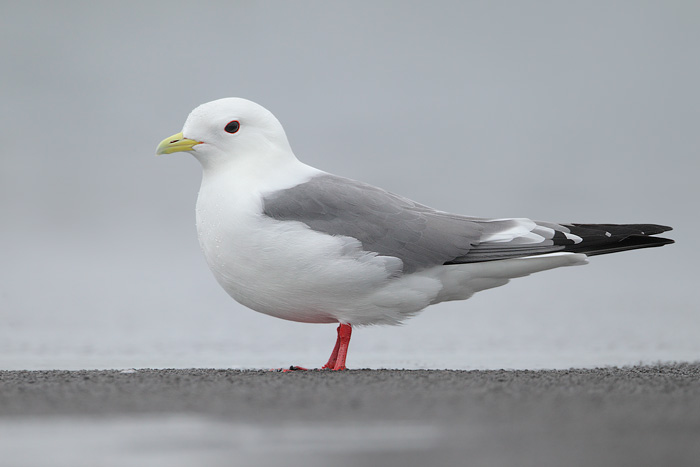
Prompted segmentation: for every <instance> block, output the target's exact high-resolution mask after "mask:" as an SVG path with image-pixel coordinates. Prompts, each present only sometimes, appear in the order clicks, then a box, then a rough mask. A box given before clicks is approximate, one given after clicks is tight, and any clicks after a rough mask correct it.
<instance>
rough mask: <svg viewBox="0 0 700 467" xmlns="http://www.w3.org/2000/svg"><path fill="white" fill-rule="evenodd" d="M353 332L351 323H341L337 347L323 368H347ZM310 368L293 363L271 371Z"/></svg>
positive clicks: (336, 342)
mask: <svg viewBox="0 0 700 467" xmlns="http://www.w3.org/2000/svg"><path fill="white" fill-rule="evenodd" d="M351 334H352V327H351V326H350V325H349V324H341V325H339V326H338V339H336V341H335V347H333V352H332V353H331V358H329V359H328V363H326V364H325V365H323V366H322V367H321V369H322V370H333V371H339V370H345V369H346V368H345V359H346V358H347V356H348V346H349V345H350V335H351ZM307 370H308V368H304V367H303V366H296V365H292V366H290V367H289V368H277V369H272V370H270V371H280V372H282V373H289V372H291V371H307Z"/></svg>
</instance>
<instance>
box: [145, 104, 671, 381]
mask: <svg viewBox="0 0 700 467" xmlns="http://www.w3.org/2000/svg"><path fill="white" fill-rule="evenodd" d="M156 152H157V154H170V153H175V152H189V153H190V154H192V155H194V157H196V158H197V160H199V162H200V163H201V165H202V169H203V170H202V186H201V189H200V191H199V197H198V199H197V208H196V217H197V233H198V236H199V242H200V245H201V247H202V251H203V252H204V255H205V257H206V260H207V263H208V264H209V267H210V268H211V270H212V272H213V273H214V277H216V280H217V281H218V282H219V284H220V285H221V286H222V287H223V288H224V289H225V290H226V292H228V294H229V295H231V297H233V298H234V299H235V300H236V301H238V302H240V303H241V304H243V305H245V306H247V307H249V308H252V309H253V310H255V311H258V312H260V313H265V314H268V315H271V316H276V317H278V318H283V319H287V320H292V321H301V322H306V323H338V324H339V326H338V337H337V341H336V344H335V348H334V349H333V352H332V354H331V356H330V358H329V360H328V363H326V364H325V365H324V366H323V368H328V369H332V370H344V369H345V360H346V356H347V351H348V345H349V343H350V335H351V331H352V326H357V325H370V324H397V323H400V322H401V321H403V320H404V319H406V318H408V317H410V316H411V315H414V314H416V313H418V312H419V311H421V310H423V309H424V308H425V307H427V306H428V305H433V304H435V303H439V302H444V301H447V300H465V299H467V298H469V297H471V296H472V295H473V294H474V293H476V292H479V291H481V290H485V289H490V288H493V287H498V286H501V285H504V284H506V283H507V282H508V281H509V280H510V279H512V278H515V277H522V276H526V275H528V274H532V273H534V272H538V271H544V270H547V269H553V268H558V267H562V266H571V265H577V264H584V263H586V258H587V257H588V256H594V255H601V254H607V253H616V252H618V251H625V250H634V249H638V248H649V247H658V246H662V245H666V244H669V243H673V240H671V239H668V238H662V237H654V236H653V235H656V234H659V233H662V232H665V231H667V230H671V228H670V227H666V226H662V225H654V224H627V225H617V224H558V223H553V222H540V221H533V220H530V219H525V218H515V219H482V218H475V217H467V216H462V215H458V214H452V213H449V212H444V211H438V210H435V209H433V208H430V207H428V206H424V205H422V204H418V203H416V202H414V201H411V200H410V199H407V198H404V197H402V196H399V195H396V194H393V193H390V192H387V191H385V190H382V189H381V188H377V187H374V186H372V185H368V184H366V183H362V182H358V181H355V180H350V179H347V178H343V177H339V176H336V175H332V174H330V173H327V172H323V171H321V170H319V169H315V168H313V167H311V166H308V165H306V164H304V163H302V162H300V161H299V160H298V159H297V158H296V156H295V155H294V153H293V152H292V149H291V147H290V145H289V142H288V141H287V136H286V134H285V132H284V129H283V128H282V125H281V124H280V122H279V121H278V120H277V119H276V118H275V116H274V115H272V113H270V112H269V111H268V110H267V109H265V108H263V107H262V106H260V105H258V104H256V103H254V102H251V101H249V100H246V99H240V98H226V99H220V100H216V101H212V102H208V103H206V104H202V105H201V106H199V107H197V108H196V109H194V110H193V111H192V112H191V113H190V115H189V117H187V120H186V121H185V125H184V127H183V129H182V132H181V133H178V134H175V135H173V136H171V137H169V138H166V139H164V140H163V141H162V142H161V143H160V144H159V145H158V148H157V151H156ZM292 369H302V368H301V367H292Z"/></svg>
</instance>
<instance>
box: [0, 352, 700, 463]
mask: <svg viewBox="0 0 700 467" xmlns="http://www.w3.org/2000/svg"><path fill="white" fill-rule="evenodd" d="M0 465H3V466H4V465H7V466H34V465H39V466H41V465H51V466H64V465H65V466H82V465H85V466H88V465H90V466H112V465H114V466H117V465H119V466H122V465H142V466H157V465H167V466H189V465H193V466H194V465H198V466H199V465H201V466H216V465H222V466H223V465H227V466H235V465H263V466H265V465H270V466H272V465H304V466H317V465H318V466H321V465H334V466H343V465H381V466H413V465H417V466H422V465H425V466H433V465H469V466H480V465H484V466H510V465H517V466H543V465H561V466H691V465H693V466H698V465H700V363H693V364H689V363H683V364H674V365H660V366H640V367H628V368H602V369H594V370H576V369H574V370H563V371H428V370H417V371H403V370H352V371H345V372H338V373H333V372H328V371H308V372H292V373H277V372H269V371H238V370H210V369H188V370H137V371H135V372H132V373H123V372H120V371H2V372H0Z"/></svg>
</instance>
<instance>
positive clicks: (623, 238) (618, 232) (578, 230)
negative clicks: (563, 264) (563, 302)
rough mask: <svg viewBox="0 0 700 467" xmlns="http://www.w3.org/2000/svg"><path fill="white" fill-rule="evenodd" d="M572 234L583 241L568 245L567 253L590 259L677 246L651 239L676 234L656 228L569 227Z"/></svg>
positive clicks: (670, 241)
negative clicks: (598, 256) (581, 255)
mask: <svg viewBox="0 0 700 467" xmlns="http://www.w3.org/2000/svg"><path fill="white" fill-rule="evenodd" d="M567 227H569V228H570V229H571V233H572V234H574V235H577V236H579V237H581V238H582V241H581V242H580V243H576V244H573V245H571V244H568V245H566V247H565V251H572V252H577V253H585V254H586V255H588V256H595V255H603V254H607V253H617V252H619V251H627V250H638V249H640V248H653V247H659V246H664V245H670V244H672V243H675V241H674V240H672V239H670V238H664V237H652V235H656V234H660V233H663V232H668V231H669V230H673V229H672V228H671V227H669V226H666V225H657V224H570V225H568V226H567Z"/></svg>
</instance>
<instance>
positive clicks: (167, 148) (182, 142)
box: [156, 133, 202, 156]
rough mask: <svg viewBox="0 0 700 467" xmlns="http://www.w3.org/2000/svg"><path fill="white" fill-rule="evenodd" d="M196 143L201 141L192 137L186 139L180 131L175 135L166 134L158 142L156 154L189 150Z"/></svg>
mask: <svg viewBox="0 0 700 467" xmlns="http://www.w3.org/2000/svg"><path fill="white" fill-rule="evenodd" d="M198 144H202V143H201V142H200V141H195V140H193V139H187V138H185V137H184V136H183V135H182V133H178V134H176V135H172V136H168V137H167V138H165V139H164V140H163V141H161V142H160V144H159V145H158V147H157V148H156V156H160V155H161V154H172V153H174V152H187V151H191V150H192V148H193V147H195V146H196V145H198Z"/></svg>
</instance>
